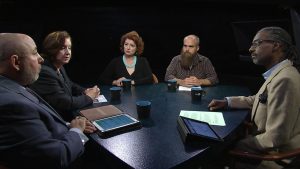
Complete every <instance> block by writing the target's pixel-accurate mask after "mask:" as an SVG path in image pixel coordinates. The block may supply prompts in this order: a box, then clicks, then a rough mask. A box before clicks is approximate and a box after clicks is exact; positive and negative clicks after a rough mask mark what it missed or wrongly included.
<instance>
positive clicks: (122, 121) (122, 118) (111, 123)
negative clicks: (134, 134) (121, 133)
mask: <svg viewBox="0 0 300 169" xmlns="http://www.w3.org/2000/svg"><path fill="white" fill-rule="evenodd" d="M139 123H140V122H139V121H138V120H136V119H135V118H133V117H131V116H129V115H128V114H119V115H115V116H111V117H107V118H103V119H99V120H95V121H93V124H94V125H95V127H97V128H98V129H99V130H100V132H102V133H103V132H108V131H112V130H115V129H119V128H123V127H126V126H131V125H135V124H139Z"/></svg>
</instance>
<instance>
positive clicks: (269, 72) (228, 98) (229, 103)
mask: <svg viewBox="0 0 300 169" xmlns="http://www.w3.org/2000/svg"><path fill="white" fill-rule="evenodd" d="M287 61H288V59H285V60H283V61H281V62H279V63H277V64H276V65H274V66H273V67H271V68H270V69H269V70H267V71H266V72H265V73H263V74H262V76H263V77H264V79H265V80H267V79H268V78H269V77H270V75H271V74H272V72H273V71H274V70H275V69H276V68H277V67H278V66H280V65H282V64H284V63H285V62H287ZM225 98H226V100H227V104H228V107H231V100H230V97H225Z"/></svg>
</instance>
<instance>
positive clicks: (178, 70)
mask: <svg viewBox="0 0 300 169" xmlns="http://www.w3.org/2000/svg"><path fill="white" fill-rule="evenodd" d="M199 43H200V40H199V38H198V37H197V36H196V35H188V36H186V37H185V38H184V39H183V47H182V50H181V53H180V55H178V56H175V57H174V58H173V59H172V61H171V63H170V65H169V66H168V68H167V71H166V75H165V80H166V81H167V80H176V81H177V84H179V85H181V86H186V87H191V86H210V85H215V84H217V83H218V77H217V73H216V72H215V69H214V67H213V65H212V63H211V62H210V60H209V59H208V58H207V57H205V56H203V55H200V54H199V53H198V51H199Z"/></svg>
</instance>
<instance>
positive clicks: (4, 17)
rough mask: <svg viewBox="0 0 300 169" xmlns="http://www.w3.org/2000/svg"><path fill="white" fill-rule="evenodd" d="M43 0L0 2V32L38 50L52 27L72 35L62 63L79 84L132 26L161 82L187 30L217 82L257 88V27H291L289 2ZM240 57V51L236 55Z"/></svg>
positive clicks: (90, 79) (94, 76)
mask: <svg viewBox="0 0 300 169" xmlns="http://www.w3.org/2000/svg"><path fill="white" fill-rule="evenodd" d="M140 3H141V2H140V1H131V2H125V1H122V2H117V1H113V3H112V2H109V1H102V2H99V1H98V2H97V3H95V2H93V3H92V2H90V1H87V2H84V1H82V2H76V3H75V2H71V1H63V2H57V3H56V1H53V2H51V3H50V2H49V3H43V4H42V3H39V4H37V3H28V2H27V3H24V2H23V3H20V2H17V1H0V32H22V33H26V34H29V35H30V36H32V37H33V38H34V40H35V41H36V43H37V45H38V47H39V48H40V47H41V42H42V40H43V38H44V37H45V36H46V35H47V34H48V33H50V32H52V31H56V30H66V31H68V32H69V33H70V34H71V36H72V38H73V58H72V60H71V62H70V63H69V64H67V65H66V69H67V72H68V74H69V76H70V77H71V79H73V81H75V82H78V83H80V84H83V85H91V84H95V83H97V82H98V77H99V75H100V74H101V72H102V71H103V70H104V68H105V66H106V65H107V64H108V62H109V61H110V60H111V59H112V58H113V57H118V56H120V55H121V53H120V50H119V43H120V37H121V36H122V35H123V34H124V33H126V32H129V31H132V30H136V31H137V32H138V33H139V34H140V35H141V36H142V37H143V39H144V42H145V51H144V54H143V56H144V57H147V58H148V60H149V62H150V65H151V67H152V70H153V72H154V73H155V74H156V75H157V76H158V78H159V80H160V81H162V80H163V78H164V74H165V70H166V67H167V66H168V64H169V62H170V61H171V59H172V57H173V56H175V55H177V54H179V52H180V50H181V46H182V39H183V37H184V36H186V35H188V34H196V35H198V36H199V37H200V41H201V42H200V53H201V54H203V55H205V56H207V57H209V58H210V59H211V61H212V63H213V65H214V66H215V68H216V71H217V73H218V75H219V77H220V79H221V82H222V83H236V84H242V85H248V86H249V87H250V89H251V90H252V91H253V92H254V91H255V90H257V87H258V86H260V85H261V82H262V79H261V78H260V74H261V73H263V71H264V69H263V68H262V67H259V66H256V65H254V64H253V63H252V62H251V61H249V58H248V59H247V55H248V52H247V48H248V47H249V46H250V42H251V40H252V37H253V36H254V35H255V32H256V31H257V30H259V29H260V28H262V27H264V26H272V25H278V26H282V27H284V28H285V29H287V30H288V31H289V32H291V33H292V32H293V30H292V26H291V21H290V13H289V7H290V6H291V5H292V6H296V7H297V4H288V5H286V4H282V3H279V2H277V1H268V2H265V3H258V2H255V1H254V2H252V1H244V2H243V3H242V2H235V1H225V0H223V1H221V0H219V1H211V2H208V1H192V0H190V1H186V2H182V3H179V2H177V3H172V2H170V3H163V4H161V3H160V1H146V4H145V3H144V4H140ZM241 56H246V59H245V57H241Z"/></svg>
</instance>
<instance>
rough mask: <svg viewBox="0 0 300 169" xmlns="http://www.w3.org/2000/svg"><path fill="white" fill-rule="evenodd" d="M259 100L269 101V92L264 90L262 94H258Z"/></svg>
mask: <svg viewBox="0 0 300 169" xmlns="http://www.w3.org/2000/svg"><path fill="white" fill-rule="evenodd" d="M258 100H259V102H260V103H263V104H265V103H266V102H267V100H268V94H267V92H266V91H264V92H263V93H262V94H260V95H259V96H258Z"/></svg>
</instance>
